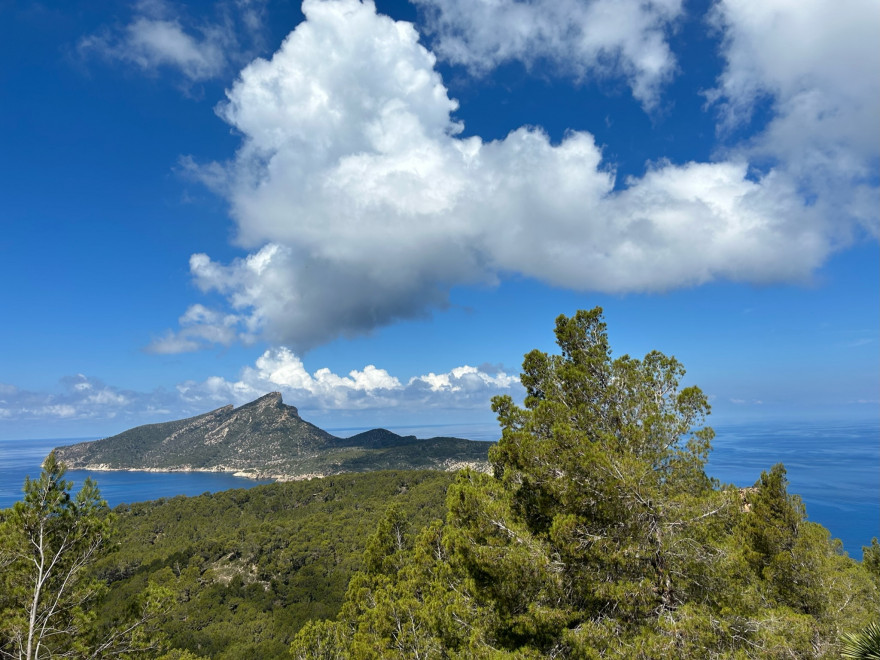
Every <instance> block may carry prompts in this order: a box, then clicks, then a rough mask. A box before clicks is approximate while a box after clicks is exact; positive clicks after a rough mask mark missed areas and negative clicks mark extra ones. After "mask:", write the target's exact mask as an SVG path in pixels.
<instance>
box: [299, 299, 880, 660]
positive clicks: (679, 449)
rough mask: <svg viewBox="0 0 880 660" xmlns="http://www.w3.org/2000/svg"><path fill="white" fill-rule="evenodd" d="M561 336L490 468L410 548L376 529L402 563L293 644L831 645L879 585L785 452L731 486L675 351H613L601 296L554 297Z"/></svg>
mask: <svg viewBox="0 0 880 660" xmlns="http://www.w3.org/2000/svg"><path fill="white" fill-rule="evenodd" d="M556 338H557V343H558V345H559V347H560V354H558V355H548V354H546V353H543V352H541V351H532V352H531V353H529V354H527V355H526V357H525V360H524V363H523V373H522V383H523V385H524V387H525V390H526V397H525V400H524V405H523V406H522V407H520V406H518V405H516V404H515V403H514V402H513V400H512V399H511V398H510V397H507V396H503V397H496V398H495V399H494V400H493V403H492V405H493V409H494V411H495V412H496V413H497V414H498V419H499V422H500V424H501V428H502V438H501V440H500V441H499V443H498V445H497V446H496V447H494V448H493V449H492V450H491V452H490V462H491V465H492V474H479V473H475V472H472V471H465V472H463V473H462V474H460V475H459V477H458V478H457V480H456V482H455V483H454V484H453V485H452V486H451V487H450V489H449V491H448V494H447V516H446V520H445V522H444V523H440V522H438V523H436V524H435V525H433V526H432V527H431V528H429V529H428V530H426V531H425V532H424V533H422V534H421V535H420V536H419V537H418V538H417V539H416V540H415V542H414V543H413V544H412V550H407V549H406V548H407V547H408V543H407V542H401V543H395V542H393V541H394V538H393V536H389V534H388V532H389V530H391V529H394V527H393V526H392V525H389V524H387V523H386V524H385V525H384V526H383V527H380V530H379V532H378V533H379V534H384V535H385V537H386V541H385V542H379V541H378V540H377V541H376V542H374V543H372V544H371V547H373V548H382V547H384V548H386V549H387V550H388V552H389V553H390V552H391V550H393V553H391V554H387V553H386V556H388V557H393V559H391V561H390V564H389V563H388V562H387V561H383V562H379V561H378V560H377V559H375V558H374V559H371V561H370V562H368V563H369V564H370V565H373V566H380V565H381V566H388V565H392V566H395V567H399V569H397V570H394V571H386V572H384V573H383V574H382V575H381V577H376V576H373V577H371V576H370V575H369V574H368V573H363V574H361V575H360V576H358V577H356V578H355V579H353V580H352V587H351V588H350V589H349V594H348V597H347V601H346V604H345V605H344V606H343V610H342V613H341V615H340V617H339V619H338V620H337V621H336V622H332V623H330V622H326V623H320V624H315V625H313V626H310V627H309V629H308V636H305V635H301V636H299V637H298V638H297V639H296V640H295V641H294V644H293V647H292V648H293V650H294V652H295V654H297V653H298V654H300V655H299V656H298V657H306V656H304V655H302V654H303V653H304V652H307V649H308V648H309V645H310V644H311V645H314V644H317V643H319V642H320V643H321V644H323V645H324V647H325V648H326V647H327V645H328V644H329V643H331V642H332V644H333V646H332V648H333V650H334V651H333V652H334V653H335V654H337V655H327V656H325V657H351V658H355V657H357V658H361V657H374V658H384V657H416V655H414V654H415V652H416V649H418V654H417V655H418V657H423V658H447V657H449V658H452V657H461V658H465V657H467V658H505V657H510V658H532V657H570V658H645V659H647V658H658V657H664V656H667V657H681V658H689V657H693V658H751V657H756V658H757V657H761V658H765V657H769V658H773V657H779V658H783V657H785V658H814V657H833V656H834V655H835V654H837V653H839V639H840V635H841V634H842V632H843V630H844V628H845V627H847V626H854V625H858V623H857V622H863V623H862V625H864V623H866V622H867V617H869V616H870V613H871V612H872V608H876V607H877V602H878V600H877V589H876V587H875V586H874V585H873V584H872V583H871V580H870V578H869V576H868V574H867V571H865V570H864V569H863V568H862V567H861V566H860V565H859V564H857V563H856V562H853V561H852V560H850V559H849V558H848V557H846V556H845V555H844V554H843V553H842V550H841V548H840V544H839V542H832V541H831V540H830V537H829V535H828V533H827V530H824V528H822V527H820V526H818V525H815V524H813V523H808V522H806V521H805V520H804V510H803V506H802V505H801V504H800V500H798V499H797V498H795V497H792V496H789V495H788V493H787V491H786V481H785V471H784V468H782V466H777V467H774V468H773V469H772V470H771V471H770V473H769V474H767V473H765V474H763V475H762V477H761V480H760V481H759V482H758V484H757V485H756V487H755V488H754V489H752V490H751V491H750V492H748V493H741V492H740V491H739V489H736V488H733V487H721V485H720V484H718V483H717V482H714V481H713V480H711V479H710V478H708V477H707V475H706V473H705V471H704V467H705V464H706V460H707V457H708V453H709V449H710V443H711V440H712V438H713V436H714V433H713V431H712V429H711V428H709V427H707V426H705V418H706V415H708V413H709V404H708V401H707V398H706V396H705V395H704V394H703V393H702V392H701V391H700V390H699V389H698V388H696V387H682V386H681V379H682V377H683V376H684V369H683V368H682V366H681V365H680V364H679V363H678V362H677V361H676V360H675V358H673V357H668V356H665V355H663V354H662V353H659V352H656V351H653V352H651V353H648V354H647V355H646V356H645V357H644V358H643V359H641V360H639V359H634V358H631V357H629V356H626V355H624V356H622V357H619V358H616V359H615V358H612V356H611V351H610V348H609V345H608V338H607V334H606V328H605V324H604V323H603V321H602V314H601V310H600V309H598V308H597V309H594V310H591V311H581V312H578V313H577V314H576V315H575V316H574V317H571V318H567V317H565V316H560V317H559V318H558V319H557V321H556ZM383 530H384V531H383ZM819 594H821V597H819ZM850 629H851V628H850ZM401 639H406V640H409V641H408V644H409V646H406V647H405V649H404V650H401V647H400V646H399V642H400V640H401ZM416 642H418V644H416ZM406 653H409V656H407V655H406Z"/></svg>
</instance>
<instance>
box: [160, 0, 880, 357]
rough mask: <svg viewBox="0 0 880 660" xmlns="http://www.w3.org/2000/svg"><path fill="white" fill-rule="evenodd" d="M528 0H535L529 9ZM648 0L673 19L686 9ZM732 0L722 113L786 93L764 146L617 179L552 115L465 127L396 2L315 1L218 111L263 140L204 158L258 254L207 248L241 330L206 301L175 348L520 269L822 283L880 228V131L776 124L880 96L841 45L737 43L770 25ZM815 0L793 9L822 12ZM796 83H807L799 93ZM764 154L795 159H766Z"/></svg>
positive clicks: (550, 274) (567, 278) (651, 286)
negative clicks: (804, 54) (798, 109)
mask: <svg viewBox="0 0 880 660" xmlns="http://www.w3.org/2000/svg"><path fill="white" fill-rule="evenodd" d="M502 4H503V3H502ZM520 4H521V3H517V7H515V8H514V9H516V10H517V11H519V10H520V9H523V7H527V5H522V7H520ZM777 5H779V3H775V2H768V3H765V4H764V5H762V7H763V9H761V10H760V11H767V9H766V8H767V7H770V6H777ZM481 6H482V5H481ZM598 6H600V5H598V4H590V3H586V4H585V7H587V8H595V7H598ZM645 6H646V7H653V8H654V9H652V10H651V11H657V12H660V14H662V15H663V16H667V15H668V16H674V15H676V13H677V12H678V11H679V9H677V7H678V5H676V4H669V5H661V4H650V3H649V4H648V5H645ZM727 6H728V5H727V4H719V5H718V9H717V10H716V15H715V19H714V20H715V21H716V23H717V24H718V25H720V26H722V29H724V30H725V31H726V32H725V34H727V38H726V40H725V42H724V46H723V47H724V54H725V56H726V57H727V61H728V65H727V68H726V69H725V73H724V75H723V76H722V77H721V79H720V81H719V88H718V90H716V92H715V100H716V102H717V103H719V106H718V107H719V108H721V109H722V111H723V113H724V114H725V116H734V115H735V114H737V113H739V114H741V113H742V112H743V111H744V110H743V109H744V108H747V107H748V104H749V103H753V102H754V98H755V94H756V93H757V92H756V91H755V90H765V89H766V90H769V91H768V92H766V93H771V94H773V95H774V98H776V99H777V115H776V117H777V119H775V120H773V121H771V123H770V124H769V126H768V129H767V132H766V133H765V135H764V136H762V137H760V138H759V139H758V141H757V142H755V143H750V144H749V145H744V146H742V147H741V148H738V149H732V150H730V152H729V153H725V154H722V155H721V157H720V158H719V159H718V160H716V161H712V162H688V163H681V164H674V163H669V162H663V161H661V162H656V163H653V164H650V166H649V167H648V170H647V172H646V173H645V174H644V175H643V176H641V177H633V178H630V179H627V180H626V181H625V182H624V184H625V185H623V186H616V183H617V181H616V175H615V172H614V171H613V169H612V168H611V167H610V166H608V165H607V164H605V163H604V162H603V154H602V150H601V148H600V147H598V146H597V145H596V142H595V140H594V138H593V136H592V135H591V134H590V133H587V132H585V131H572V132H570V133H569V134H568V135H567V136H566V137H565V138H564V139H563V140H562V141H561V142H559V143H558V144H554V143H552V142H551V140H550V139H549V137H548V136H547V135H546V134H545V133H544V132H543V131H542V130H541V129H540V128H538V127H522V128H518V129H516V130H513V131H512V132H510V133H509V135H507V137H505V138H504V139H501V140H495V141H490V142H485V141H483V140H482V139H480V138H479V137H476V136H475V137H468V138H463V137H461V136H460V134H461V130H462V126H461V125H460V124H459V123H457V122H456V121H455V120H454V118H453V116H452V113H453V112H454V111H455V109H456V107H457V103H456V102H455V100H454V99H451V98H450V97H449V95H448V93H447V90H446V88H445V86H444V84H443V80H442V79H441V77H440V75H439V73H438V72H437V71H436V70H435V68H434V67H435V63H436V60H435V56H434V54H432V53H431V52H429V51H428V50H427V49H426V48H425V47H423V46H422V45H421V44H420V43H419V35H418V33H417V32H416V30H415V28H414V27H413V26H412V25H411V24H409V23H405V22H399V21H393V20H392V19H390V18H388V17H386V16H382V15H379V14H377V13H376V10H375V7H374V6H373V5H372V4H371V3H361V2H358V1H357V0H327V1H320V0H306V2H304V4H303V11H304V13H305V15H306V19H307V20H306V21H304V22H303V23H301V24H300V25H299V26H297V28H296V29H295V30H294V31H293V32H291V33H290V35H288V37H287V39H286V40H285V41H284V43H283V44H282V46H281V48H280V49H279V50H278V52H277V53H275V55H274V56H273V57H272V58H271V59H270V60H263V59H258V60H256V61H254V62H253V63H252V64H250V65H249V66H247V67H246V68H245V69H244V70H243V71H242V72H241V75H240V77H239V79H238V80H237V81H236V83H235V84H234V85H233V86H232V88H231V89H230V90H229V91H228V93H227V95H228V99H227V101H226V102H225V103H224V104H222V105H221V106H220V108H219V110H218V112H219V114H220V116H221V117H223V118H224V119H225V120H226V121H227V122H228V123H229V124H230V125H231V126H233V127H234V128H235V130H236V131H237V132H238V133H240V134H241V135H242V145H241V148H240V149H239V151H238V153H237V154H236V156H235V158H234V159H233V160H232V161H230V162H228V163H209V164H206V165H204V166H201V167H200V166H198V165H194V164H192V163H191V162H190V164H189V166H188V167H189V168H190V169H191V171H193V172H195V173H196V175H199V176H201V177H202V178H203V180H204V181H205V182H206V183H207V184H209V185H211V186H213V187H214V188H215V189H216V190H218V191H220V192H221V193H222V194H223V195H224V196H225V197H226V198H227V199H228V201H229V204H230V208H231V213H232V216H233V218H234V220H235V221H236V224H237V229H238V234H237V240H238V243H239V244H240V245H241V246H243V247H245V248H247V249H249V250H251V253H250V254H249V255H248V256H246V257H243V258H240V259H237V260H234V261H233V262H231V263H229V264H223V263H219V262H217V261H214V260H213V259H212V258H211V257H210V256H209V255H205V254H196V255H193V257H192V258H191V260H190V270H191V273H192V276H193V279H194V281H195V283H196V284H197V285H198V286H199V287H200V288H201V289H202V290H203V291H205V292H216V293H220V294H222V296H224V297H225V299H226V301H227V303H228V306H229V308H230V309H229V310H228V311H226V312H224V311H222V310H216V311H214V312H212V314H215V315H217V318H223V319H225V320H224V321H222V322H217V321H216V320H208V314H207V313H205V314H204V315H203V316H204V318H203V319H202V318H199V319H196V320H195V321H193V323H192V324H190V325H187V323H188V321H184V320H182V321H181V329H180V330H179V331H177V332H169V334H168V335H166V336H165V337H164V338H162V339H161V340H159V345H161V346H164V350H166V352H172V351H174V350H189V349H191V348H195V347H198V346H203V345H206V344H208V343H210V342H212V341H218V343H221V344H222V343H224V342H226V341H228V340H229V338H231V337H235V338H238V339H243V340H246V341H250V340H254V339H255V338H263V339H267V340H269V341H271V342H273V343H274V344H276V345H288V346H291V347H292V348H293V350H295V351H297V352H300V353H301V352H302V351H304V350H308V349H309V348H311V347H313V346H316V345H318V344H321V343H326V342H329V341H332V340H333V339H335V338H337V337H339V336H352V335H357V334H362V333H368V332H370V331H371V330H373V329H374V328H377V327H380V326H383V325H387V324H390V323H392V322H394V321H397V320H400V319H407V318H414V317H419V316H424V315H426V314H429V313H431V312H432V311H434V310H437V309H442V308H443V307H444V306H445V305H446V304H447V301H448V295H449V291H450V289H451V288H452V287H454V286H457V285H467V284H475V283H492V282H495V281H497V280H499V279H500V278H501V277H504V276H506V275H508V274H510V273H518V274H521V275H525V276H528V277H532V278H535V279H537V280H540V281H543V282H546V283H550V284H553V285H558V286H563V287H567V288H571V289H575V290H595V291H604V292H628V291H663V290H668V289H671V288H674V287H681V286H693V285H699V284H702V283H706V282H711V281H714V280H719V279H727V280H733V281H743V282H757V283H763V282H772V281H797V280H801V281H803V280H806V279H807V278H809V276H810V274H811V273H812V272H813V270H814V269H815V268H817V267H818V266H819V265H821V264H822V263H823V262H824V260H825V259H826V258H827V256H828V255H829V254H830V253H831V252H832V251H833V250H835V249H837V248H839V247H840V246H841V245H845V244H846V242H847V241H848V240H850V236H851V234H852V233H853V231H854V227H857V226H858V223H862V224H863V225H864V226H868V227H869V228H870V227H872V226H873V225H872V223H874V224H876V215H877V214H876V208H872V207H871V205H870V203H869V202H870V201H871V200H872V199H874V198H875V197H876V192H877V187H876V181H874V182H873V183H871V182H867V181H864V180H862V179H859V176H861V174H860V173H864V172H865V164H866V163H868V162H869V161H870V158H871V157H873V158H875V159H876V158H877V144H876V143H871V142H870V141H869V143H868V144H867V146H866V145H861V147H860V149H861V151H858V150H857V149H856V148H855V147H854V146H852V145H850V142H852V144H853V145H854V144H855V142H856V139H855V138H853V139H852V140H850V141H848V140H849V138H847V137H846V135H845V133H844V128H843V124H844V123H846V122H838V120H836V119H834V120H833V121H832V120H828V121H829V122H831V123H829V124H828V125H829V127H832V128H833V130H831V131H830V136H829V135H826V134H824V133H823V132H822V131H821V130H820V129H821V128H822V126H824V124H822V123H821V122H824V121H825V120H824V119H821V121H820V123H819V124H816V125H812V124H809V123H807V124H803V125H800V124H798V126H801V128H802V129H803V131H804V133H803V134H802V136H801V138H802V139H801V141H800V143H798V144H799V145H800V146H798V147H797V148H795V147H794V146H793V147H792V149H790V150H786V148H784V146H780V145H782V142H779V141H778V140H777V139H776V138H775V137H774V135H775V133H774V131H776V128H775V126H776V125H777V124H775V123H774V122H778V125H779V126H783V125H786V122H789V121H794V120H791V119H790V117H793V116H794V115H793V114H792V113H793V112H794V110H792V109H791V108H794V106H795V105H796V103H795V99H796V97H798V95H799V94H800V92H798V91H797V90H800V89H801V88H803V89H809V90H814V91H815V90H819V92H821V94H819V92H815V93H816V94H819V95H820V96H822V94H824V96H822V98H825V97H827V98H828V99H838V98H839V97H838V91H840V93H841V94H843V96H842V97H840V98H843V99H844V100H845V99H847V98H850V97H852V99H853V102H854V103H855V102H856V101H858V100H859V99H861V101H860V102H861V103H863V104H865V103H867V104H868V107H870V108H873V107H874V106H873V105H871V103H873V101H871V100H870V99H868V100H865V99H864V98H863V96H864V94H862V95H861V96H860V94H861V93H860V92H859V91H858V88H857V87H856V86H851V85H849V84H848V83H844V82H840V83H839V84H838V83H834V84H837V85H838V86H839V87H840V90H838V89H837V88H836V87H834V86H833V85H832V82H831V81H832V79H833V78H835V76H836V75H837V73H838V68H837V67H836V66H832V65H830V64H827V63H826V62H825V60H824V59H820V58H813V59H812V60H811V59H809V58H808V60H807V62H806V63H805V64H791V65H790V66H789V67H788V68H785V67H782V68H780V69H779V71H780V72H776V73H774V71H775V70H774V69H772V67H769V65H767V64H765V63H764V60H763V59H762V58H761V56H760V53H753V54H752V55H750V56H749V57H752V59H751V60H749V59H748V58H747V56H746V55H744V54H740V55H737V53H739V51H740V50H743V49H745V50H748V48H746V47H745V46H742V47H741V46H739V45H738V44H739V43H740V42H739V41H738V39H740V37H739V36H738V35H740V34H752V32H749V30H750V29H752V28H750V27H749V25H751V23H748V21H746V20H745V19H743V18H737V16H738V14H736V12H735V11H734V9H736V7H738V5H736V6H733V5H731V6H733V9H730V10H728V9H726V8H727ZM801 6H802V5H801V4H798V5H797V6H795V5H791V4H789V5H786V7H788V9H785V11H787V12H788V13H789V14H791V15H792V16H791V17H796V16H801V15H802V14H803V15H806V14H809V12H810V11H813V9H815V8H814V6H813V5H812V4H810V3H806V5H803V6H804V7H805V8H804V9H799V7H801ZM450 7H453V5H450ZM528 7H531V5H528ZM664 8H665V9H664ZM661 9H662V11H661ZM450 11H451V10H450ZM456 11H457V10H456ZM523 11H526V10H525V9H523ZM646 11H647V10H646ZM743 11H745V10H743ZM756 11H757V10H756ZM780 11H782V10H780ZM785 11H783V15H787V14H785ZM725 12H726V13H725ZM746 13H747V12H746ZM658 15H659V14H658ZM557 19H558V20H561V18H560V17H558V16H557V17H556V18H555V19H553V20H557ZM548 20H550V19H548ZM664 20H665V19H664ZM810 20H811V21H814V20H818V19H814V18H811V19H810ZM810 24H811V25H812V23H810ZM743 26H745V27H743ZM816 29H819V28H818V27H817V28H816ZM754 30H757V28H754ZM754 30H753V31H754ZM753 36H754V35H753ZM766 36H767V35H763V36H762V39H764V40H769V38H767V39H765V38H764V37H766ZM755 38H757V37H755ZM829 39H831V37H829ZM835 39H836V41H840V40H842V39H843V36H842V35H838V37H835V38H834V39H832V41H833V40H835ZM441 43H442V42H441ZM860 48H864V44H863V45H862V46H861V47H860ZM844 52H845V53H848V52H849V51H848V50H846V48H845V49H844ZM859 52H861V51H859ZM832 55H833V53H831V54H829V57H831V56H832ZM866 57H868V58H869V59H870V57H873V56H872V55H869V54H867V53H866ZM841 58H843V59H842V60H841V61H844V60H845V61H849V60H848V59H847V58H848V55H847V56H844V55H841ZM743 61H747V62H750V64H743V63H742V62H743ZM810 62H813V64H810ZM488 63H489V64H491V63H492V62H491V59H490V60H488ZM843 66H844V65H843V64H841V67H843ZM871 66H873V65H871ZM798 67H801V68H798ZM844 68H845V67H844ZM814 69H815V71H814ZM765 70H766V71H765ZM860 70H861V69H860ZM841 71H842V69H841ZM754 72H758V73H754ZM761 72H763V73H761ZM875 73H876V71H875ZM874 77H875V78H880V76H874ZM795 79H797V80H803V81H806V82H799V83H798V85H800V87H798V86H797V85H795V82H793V81H794V80H795ZM737 80H738V81H740V82H735V81H737ZM748 81H750V82H748ZM786 81H787V82H786ZM811 81H812V82H811ZM874 84H876V83H874V82H872V83H868V89H869V91H870V89H873V88H872V87H871V85H874ZM743 90H752V91H751V92H747V91H743ZM823 90H824V91H823ZM846 90H851V94H850V97H847V96H846V95H845V94H844V92H846ZM840 103H842V101H840V102H839V103H838V105H840ZM835 107H836V108H837V111H838V112H841V113H844V114H845V113H846V112H849V110H844V109H843V108H842V106H840V107H838V106H835ZM852 112H854V113H855V114H854V115H853V117H855V118H856V119H858V118H861V117H862V113H863V111H862V110H852ZM875 116H876V115H875ZM856 119H853V121H855V120H856ZM817 121H819V120H817ZM858 121H861V119H858ZM875 124H876V122H875ZM871 131H873V132H871ZM874 133H876V127H875V128H872V129H870V130H868V132H867V135H874ZM780 139H781V138H780ZM826 142H828V144H831V143H833V145H835V148H836V149H838V151H839V153H847V154H850V156H851V160H852V162H853V163H855V165H854V166H853V167H852V168H850V169H847V168H845V167H844V168H843V169H841V170H840V171H837V172H836V173H835V174H834V176H833V177H831V176H830V175H829V177H822V176H818V175H815V176H814V175H813V174H805V168H804V166H803V160H802V158H801V157H802V156H803V155H804V154H807V155H811V154H812V155H815V154H822V153H831V152H830V151H828V149H829V147H827V145H826ZM792 144H794V142H792ZM804 145H805V146H804ZM760 149H764V150H767V149H772V151H773V153H774V154H775V155H776V157H775V159H774V160H773V161H772V162H770V164H769V165H768V164H766V163H764V164H763V166H762V167H756V166H755V164H754V159H755V158H759V157H760V156H761V154H760V153H759V151H760ZM799 149H800V150H799ZM805 150H806V151H805ZM872 154H873V156H872ZM811 157H812V156H811ZM817 158H818V156H817ZM807 169H808V168H807ZM817 171H819V172H821V170H817ZM832 184H833V185H832ZM832 188H833V190H832ZM185 316H186V315H185ZM211 333H216V334H217V336H218V339H216V340H215V339H212V338H211V336H210V335H211ZM154 348H155V349H156V350H159V349H158V347H154Z"/></svg>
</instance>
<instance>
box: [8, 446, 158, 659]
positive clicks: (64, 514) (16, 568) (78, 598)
mask: <svg viewBox="0 0 880 660" xmlns="http://www.w3.org/2000/svg"><path fill="white" fill-rule="evenodd" d="M65 473H66V468H65V466H64V464H63V463H61V462H60V461H58V460H56V457H55V453H54V452H52V453H51V454H49V456H48V457H47V458H46V460H45V462H44V465H43V470H42V473H41V474H40V477H39V478H38V479H33V480H32V479H30V478H28V479H26V481H25V484H24V499H23V500H22V501H20V502H16V503H15V505H14V506H13V507H12V508H11V509H7V510H5V511H2V512H0V568H2V571H0V657H5V658H16V659H19V660H20V659H26V660H39V659H40V658H56V657H65V658H103V657H133V656H135V655H137V654H140V653H149V652H151V651H153V650H155V648H156V647H155V645H154V643H153V638H152V635H151V632H152V631H151V629H150V628H149V626H147V625H146V624H148V623H150V622H152V621H154V620H155V619H156V618H157V617H158V615H159V614H160V613H161V611H162V609H163V607H164V605H165V603H166V600H167V597H168V596H169V594H168V593H167V592H165V591H163V590H161V589H158V588H156V587H155V585H149V586H148V587H147V588H146V589H145V590H144V591H143V592H142V593H141V594H139V595H138V597H137V599H135V600H134V601H133V603H132V605H133V608H132V610H131V611H128V612H120V613H116V615H115V616H114V617H113V618H112V619H111V620H108V621H98V620H97V617H96V615H95V606H96V604H97V603H99V602H100V600H101V598H102V596H104V595H105V594H106V592H107V588H106V584H105V582H104V581H103V580H101V579H99V578H98V577H97V576H96V575H95V574H94V571H93V570H92V568H93V566H94V564H95V563H96V562H97V561H98V560H99V559H100V558H101V557H102V556H103V555H105V554H106V553H107V552H108V551H109V550H110V537H111V535H112V533H113V527H114V518H113V516H112V514H110V512H109V510H108V509H107V503H106V502H105V501H104V500H103V499H101V494H100V492H99V490H98V487H97V485H96V484H95V482H94V481H92V480H91V479H86V480H85V482H84V483H83V486H82V488H81V489H80V491H79V492H78V493H77V494H76V496H74V497H71V488H72V486H73V483H72V482H70V481H66V480H65V479H64V475H65Z"/></svg>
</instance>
